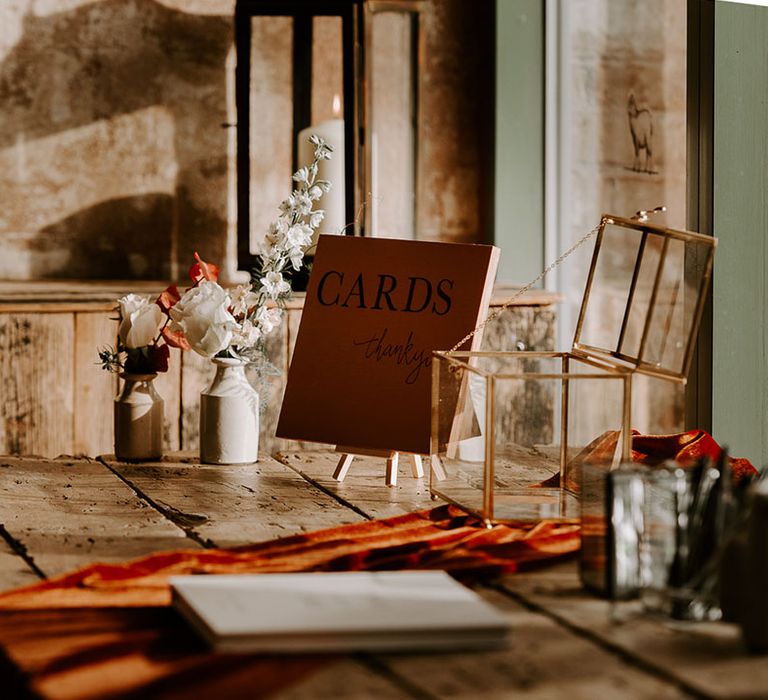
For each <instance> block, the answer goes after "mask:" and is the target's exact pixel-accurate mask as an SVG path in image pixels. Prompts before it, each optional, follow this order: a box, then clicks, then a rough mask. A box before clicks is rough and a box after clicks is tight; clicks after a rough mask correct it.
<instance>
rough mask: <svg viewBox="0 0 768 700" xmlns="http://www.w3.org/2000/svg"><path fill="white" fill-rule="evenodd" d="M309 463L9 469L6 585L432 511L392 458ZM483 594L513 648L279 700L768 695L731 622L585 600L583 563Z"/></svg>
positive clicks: (765, 667)
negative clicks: (391, 468)
mask: <svg viewBox="0 0 768 700" xmlns="http://www.w3.org/2000/svg"><path fill="white" fill-rule="evenodd" d="M335 461H336V456H335V455H333V454H331V453H323V452H302V453H292V454H281V455H277V458H276V459H271V458H262V459H261V460H260V461H259V462H258V463H257V464H254V465H250V466H232V467H221V466H207V465H200V464H198V463H196V462H195V461H194V459H193V458H191V457H184V456H182V455H176V456H175V457H174V458H167V459H166V460H165V461H163V462H159V463H151V464H142V465H128V464H121V463H117V462H115V461H113V460H110V459H109V458H100V459H98V460H89V459H70V458H59V459H56V460H45V459H40V458H31V457H26V458H14V457H0V494H1V496H0V523H2V524H1V525H0V535H2V538H1V539H0V589H2V590H5V589H8V588H12V587H16V586H21V585H25V584H29V583H32V582H34V581H36V580H38V579H39V578H41V577H46V576H53V575H57V574H61V573H63V572H65V571H68V570H70V569H73V568H77V567H81V566H84V565H86V564H90V563H93V562H96V561H102V562H117V561H124V560H126V559H130V558H133V557H138V556H142V555H145V554H149V553H151V552H156V551H161V550H167V549H178V548H189V547H218V546H233V545H242V544H248V543H253V542H256V541H259V540H265V539H271V538H275V537H281V536H286V535H291V534H295V533H298V532H306V531H310V530H316V529H319V528H326V527H333V526H336V525H341V524H344V523H353V522H359V521H361V520H364V519H367V518H383V517H389V516H393V515H400V514H402V513H405V512H410V511H413V510H419V509H423V508H429V507H431V506H432V505H434V503H433V502H432V501H431V500H430V498H429V492H428V486H427V483H426V482H425V481H424V480H416V479H413V478H411V477H410V476H406V475H405V474H401V477H400V480H399V482H398V485H397V486H396V487H390V488H388V487H386V486H385V485H384V479H383V472H384V465H383V463H382V461H381V460H376V459H371V458H362V459H359V460H357V461H356V462H355V463H354V464H353V466H352V468H351V470H350V472H349V475H348V476H347V479H346V481H345V482H344V483H342V484H339V483H337V482H335V481H334V480H333V479H332V478H331V474H332V472H333V468H334V466H335ZM483 594H484V595H485V596H486V597H487V598H488V599H489V600H491V601H492V602H493V603H495V604H496V605H498V606H500V607H501V608H502V609H504V610H506V612H507V614H508V615H509V617H510V620H511V624H512V627H513V633H512V643H511V646H510V648H509V649H507V650H504V651H497V652H492V653H473V654H445V653H442V654H420V655H395V654H388V655H357V656H354V657H349V658H347V659H345V660H343V661H339V662H337V663H334V664H331V665H329V666H328V667H325V668H324V669H322V670H320V671H319V672H318V673H316V674H315V675H313V676H311V677H310V678H308V679H306V680H305V681H302V682H301V683H300V685H298V686H295V687H294V688H292V689H291V690H290V691H289V692H286V693H284V694H283V695H281V697H282V698H292V699H299V698H301V699H303V698H325V697H334V698H337V699H344V698H368V697H374V696H375V697H377V698H379V699H382V700H388V699H390V698H392V699H402V698H420V699H425V698H476V697H484V698H506V697H515V698H518V697H525V698H553V699H555V698H569V700H570V699H574V698H597V697H599V698H603V697H605V698H616V697H621V698H648V697H654V698H677V697H698V698H768V658H766V657H750V656H748V655H747V654H746V653H745V652H744V650H743V647H742V645H741V642H740V639H739V634H738V630H737V629H736V628H735V627H733V626H731V625H726V624H714V623H713V624H709V623H708V624H700V625H696V626H686V627H684V626H674V625H671V624H664V623H661V622H659V621H655V620H650V619H647V618H645V617H642V616H640V615H639V610H638V607H637V605H636V604H634V603H622V604H618V605H615V606H611V605H610V604H609V603H607V602H605V601H602V600H598V599H596V598H592V597H590V596H588V595H586V594H585V593H584V592H583V591H582V590H581V588H580V585H579V581H578V576H577V572H576V565H575V563H569V564H560V565H556V566H552V567H549V568H545V569H543V570H540V571H538V572H535V573H524V574H515V575H511V576H508V577H506V578H504V579H502V580H501V581H499V582H496V583H494V584H493V586H488V587H487V588H485V589H484V590H483Z"/></svg>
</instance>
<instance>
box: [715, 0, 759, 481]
mask: <svg viewBox="0 0 768 700" xmlns="http://www.w3.org/2000/svg"><path fill="white" fill-rule="evenodd" d="M714 116H715V122H714V233H715V235H716V236H717V237H718V238H719V244H718V250H717V254H716V256H715V275H714V287H713V289H714V319H713V323H714V336H713V348H712V350H713V377H712V378H713V395H712V401H713V405H712V412H713V416H712V418H713V433H714V436H715V438H716V439H717V440H718V441H720V442H721V443H723V444H727V445H728V446H729V447H730V448H731V452H732V454H735V455H739V456H744V457H748V458H749V459H750V460H752V462H753V463H754V464H755V465H756V466H758V465H763V464H766V463H768V355H767V354H766V351H767V349H768V286H767V284H766V276H767V275H768V240H766V239H767V238H768V8H766V7H756V6H749V5H743V4H735V3H727V2H717V3H716V6H715V115H714Z"/></svg>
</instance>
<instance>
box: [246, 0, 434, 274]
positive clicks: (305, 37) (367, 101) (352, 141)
mask: <svg viewBox="0 0 768 700" xmlns="http://www.w3.org/2000/svg"><path fill="white" fill-rule="evenodd" d="M422 9H423V0H237V3H236V6H235V47H236V58H237V67H236V70H235V102H236V107H237V209H238V213H237V259H238V268H239V269H241V270H250V269H252V268H253V267H254V264H255V257H256V256H255V255H254V254H253V253H252V252H251V247H250V223H251V211H250V207H251V202H250V186H251V160H250V138H251V131H250V129H251V113H250V89H251V53H250V52H251V40H252V25H251V22H252V18H254V17H288V18H291V19H292V20H293V32H294V34H293V86H292V90H293V94H292V99H293V140H292V141H293V143H292V149H293V158H292V162H293V166H294V170H295V169H296V167H297V165H298V164H297V155H298V154H297V144H296V136H297V135H298V133H299V132H300V131H301V130H302V129H304V128H306V127H308V126H310V124H311V117H312V114H311V111H312V110H311V107H312V89H311V86H312V46H313V18H314V17H339V18H341V23H342V89H343V112H342V115H343V119H344V142H345V152H344V153H345V163H344V173H345V202H344V207H345V217H346V221H348V222H354V223H353V224H352V225H351V226H349V227H348V228H347V229H345V233H346V234H348V235H364V234H365V233H367V232H368V231H369V229H370V228H371V227H370V219H369V216H368V213H367V212H366V214H365V216H362V217H359V216H358V214H359V212H360V208H361V206H362V205H363V204H364V202H365V201H366V196H367V191H368V189H369V188H370V183H371V181H372V170H371V168H372V154H371V143H370V139H369V138H368V137H367V133H366V132H367V125H368V123H369V118H368V116H369V115H368V111H369V110H370V108H371V92H370V86H371V61H370V60H368V61H367V60H366V54H365V50H366V49H365V47H366V44H370V42H371V27H372V17H373V15H374V14H375V13H377V12H406V13H410V14H411V16H412V18H413V21H414V22H416V23H417V24H416V27H415V29H414V30H413V31H412V37H413V47H412V51H413V56H415V57H417V62H418V63H421V50H422V46H423V35H422V31H423V28H422V26H421V23H420V22H419V19H418V18H419V15H420V13H421V11H422ZM368 59H370V57H368ZM414 70H415V71H416V75H415V77H414V80H413V90H414V92H415V94H414V96H413V97H414V104H415V105H417V107H416V112H415V114H414V117H413V119H414V123H415V128H416V129H417V128H418V127H417V124H418V118H419V115H418V97H419V93H420V87H421V86H420V73H421V71H419V70H418V67H417V66H416V67H414ZM416 157H417V156H416V155H415V154H414V168H415V167H416V165H415V159H416ZM415 181H416V180H415V173H414V183H415ZM414 208H415V203H414ZM414 219H415V216H414Z"/></svg>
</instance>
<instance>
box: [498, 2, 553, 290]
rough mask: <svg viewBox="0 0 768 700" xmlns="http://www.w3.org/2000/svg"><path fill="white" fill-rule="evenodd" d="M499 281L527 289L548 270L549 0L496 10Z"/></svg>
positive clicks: (500, 5) (505, 4) (503, 4)
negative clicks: (546, 118)
mask: <svg viewBox="0 0 768 700" xmlns="http://www.w3.org/2000/svg"><path fill="white" fill-rule="evenodd" d="M495 201H496V205H495V206H496V211H495V231H496V245H498V246H500V247H501V251H502V252H501V261H500V263H499V273H498V279H499V280H500V281H503V282H512V283H515V284H524V283H526V282H528V281H529V280H531V279H532V278H533V277H535V276H536V275H537V274H538V273H539V272H540V271H541V269H542V267H543V266H544V0H498V1H497V5H496V192H495Z"/></svg>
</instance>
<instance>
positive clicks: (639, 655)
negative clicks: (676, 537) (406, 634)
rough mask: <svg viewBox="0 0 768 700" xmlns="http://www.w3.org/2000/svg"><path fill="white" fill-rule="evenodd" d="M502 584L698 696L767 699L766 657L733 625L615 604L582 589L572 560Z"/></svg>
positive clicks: (538, 606) (519, 576)
mask: <svg viewBox="0 0 768 700" xmlns="http://www.w3.org/2000/svg"><path fill="white" fill-rule="evenodd" d="M503 586H504V588H505V589H506V590H508V591H510V592H512V593H513V594H515V595H517V596H519V597H520V598H521V599H522V600H524V601H526V602H527V603H529V604H530V605H533V606H535V607H536V608H537V609H541V610H543V611H544V612H545V613H546V614H548V615H550V616H552V617H553V618H554V619H557V620H561V621H563V622H564V623H565V624H567V625H569V626H571V627H572V628H573V629H576V630H580V631H582V632H583V633H584V634H586V635H589V636H590V637H591V638H593V639H595V640H597V641H598V642H600V643H602V644H603V645H604V646H606V647H608V648H611V649H615V650H617V651H618V652H620V653H623V654H624V655H626V656H628V657H629V658H633V659H636V660H638V662H640V663H642V664H643V665H644V666H645V667H646V668H649V669H653V670H654V671H655V672H656V673H657V675H658V676H659V677H666V678H668V679H674V681H676V682H677V683H678V684H680V685H681V686H682V687H684V688H686V689H688V690H689V691H690V692H691V693H694V694H697V695H699V696H700V697H707V698H723V699H725V698H735V697H744V698H746V697H749V698H768V664H767V663H766V659H765V656H762V657H761V656H749V655H748V654H747V653H746V651H745V649H744V647H743V645H742V643H741V640H740V636H739V630H738V627H736V626H735V625H730V624H725V623H696V624H687V625H684V624H680V623H674V622H669V623H664V622H662V621H660V620H656V619H652V618H650V617H648V616H646V615H643V614H642V608H641V605H640V603H639V602H637V601H632V602H627V603H617V604H613V605H612V604H611V603H609V602H608V601H605V600H601V599H599V598H595V597H593V596H590V595H588V594H587V593H586V592H585V591H584V590H583V588H582V587H581V584H580V582H579V578H578V573H577V570H576V564H575V563H574V562H571V563H568V564H562V565H558V566H557V567H552V568H550V569H547V570H545V571H539V572H536V573H526V574H515V575H514V576H509V577H506V578H505V579H504V582H503Z"/></svg>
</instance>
